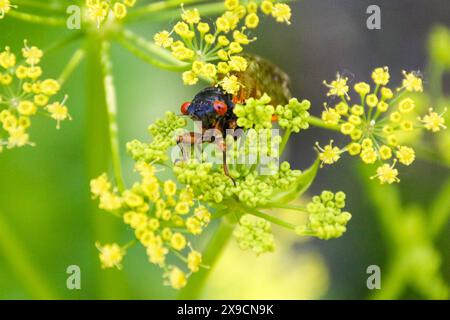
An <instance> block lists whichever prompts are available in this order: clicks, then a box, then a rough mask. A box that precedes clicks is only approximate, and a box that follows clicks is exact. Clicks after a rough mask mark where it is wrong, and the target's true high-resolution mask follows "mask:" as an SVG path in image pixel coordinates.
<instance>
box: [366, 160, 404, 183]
mask: <svg viewBox="0 0 450 320" xmlns="http://www.w3.org/2000/svg"><path fill="white" fill-rule="evenodd" d="M395 163H396V162H395V161H394V163H393V164H392V165H389V164H387V163H385V164H383V165H382V166H380V167H378V169H377V174H376V175H374V176H372V177H371V179H374V178H378V180H380V183H381V184H383V183H387V184H391V183H394V182H399V181H400V179H399V178H398V177H397V176H398V170H397V169H395Z"/></svg>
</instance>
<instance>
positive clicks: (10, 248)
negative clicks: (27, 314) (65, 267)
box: [0, 214, 57, 299]
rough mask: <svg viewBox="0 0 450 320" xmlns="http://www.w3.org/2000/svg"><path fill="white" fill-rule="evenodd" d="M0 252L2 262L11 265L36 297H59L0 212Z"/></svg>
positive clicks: (27, 288)
mask: <svg viewBox="0 0 450 320" xmlns="http://www.w3.org/2000/svg"><path fill="white" fill-rule="evenodd" d="M0 252H1V254H2V256H3V259H2V263H6V264H8V265H9V266H10V268H11V270H12V271H13V272H14V273H15V274H16V277H17V280H18V281H21V282H22V285H23V286H24V287H25V288H26V290H27V291H28V292H29V293H30V295H31V296H32V297H33V298H35V299H57V295H56V293H55V292H54V291H53V289H52V288H50V286H49V285H48V280H47V279H46V278H45V276H44V274H42V273H41V272H40V271H39V270H38V269H37V268H36V265H35V263H34V261H33V260H32V259H31V257H30V255H29V252H27V249H26V246H24V245H23V244H22V243H20V240H19V239H18V238H17V237H16V233H15V232H14V231H13V230H11V229H10V227H9V225H8V224H7V222H6V221H4V219H3V215H2V214H0Z"/></svg>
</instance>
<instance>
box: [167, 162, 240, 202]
mask: <svg viewBox="0 0 450 320" xmlns="http://www.w3.org/2000/svg"><path fill="white" fill-rule="evenodd" d="M173 172H174V173H175V176H176V178H177V180H178V181H179V182H180V183H182V184H185V185H189V186H190V187H191V188H192V189H193V190H194V193H195V195H196V196H197V198H198V199H199V200H202V201H205V202H209V203H221V202H222V201H223V198H224V196H226V195H230V191H229V190H230V188H231V187H232V186H233V182H232V181H231V179H230V178H229V177H227V176H225V175H224V174H223V172H222V171H218V170H216V169H214V168H213V164H212V163H210V162H203V163H202V162H200V161H198V160H197V159H189V160H187V161H185V162H177V163H176V164H175V165H174V167H173Z"/></svg>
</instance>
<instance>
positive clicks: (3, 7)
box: [0, 0, 17, 19]
mask: <svg viewBox="0 0 450 320" xmlns="http://www.w3.org/2000/svg"><path fill="white" fill-rule="evenodd" d="M11 8H17V6H15V5H13V4H12V3H11V1H10V0H0V19H3V18H4V17H5V15H6V14H7V13H8V12H9V11H10V10H11Z"/></svg>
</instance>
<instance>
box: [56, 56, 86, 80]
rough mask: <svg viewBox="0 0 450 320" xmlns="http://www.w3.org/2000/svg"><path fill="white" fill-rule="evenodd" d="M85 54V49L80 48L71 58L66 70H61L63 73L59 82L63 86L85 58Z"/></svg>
mask: <svg viewBox="0 0 450 320" xmlns="http://www.w3.org/2000/svg"><path fill="white" fill-rule="evenodd" d="M84 56H85V52H84V50H83V49H78V50H77V51H75V53H74V54H73V55H72V57H71V58H70V60H69V62H68V63H67V65H66V67H65V68H64V70H63V71H62V72H61V75H60V76H59V77H58V82H59V84H60V85H61V86H62V85H63V84H64V83H65V82H66V80H67V79H68V78H69V77H70V75H71V74H72V72H73V71H74V70H75V69H76V67H78V65H79V64H80V62H81V61H82V60H83V58H84Z"/></svg>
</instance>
